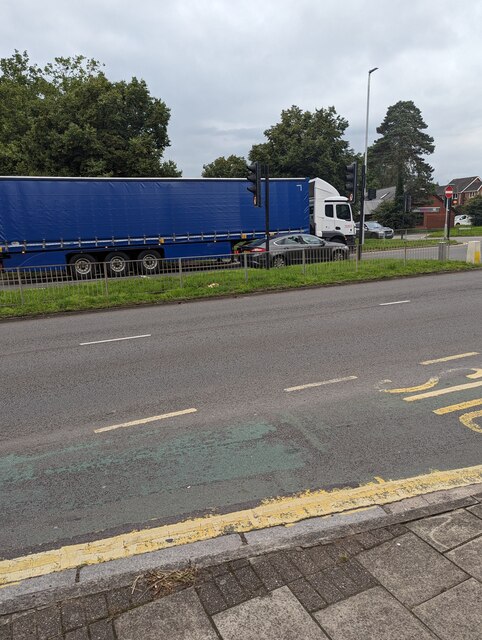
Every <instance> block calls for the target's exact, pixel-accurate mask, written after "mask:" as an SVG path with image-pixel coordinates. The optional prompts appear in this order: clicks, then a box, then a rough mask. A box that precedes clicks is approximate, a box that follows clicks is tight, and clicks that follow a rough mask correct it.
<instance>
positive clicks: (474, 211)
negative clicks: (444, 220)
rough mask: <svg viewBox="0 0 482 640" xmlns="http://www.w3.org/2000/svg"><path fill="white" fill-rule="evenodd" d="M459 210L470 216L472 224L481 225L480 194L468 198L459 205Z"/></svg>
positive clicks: (481, 204)
mask: <svg viewBox="0 0 482 640" xmlns="http://www.w3.org/2000/svg"><path fill="white" fill-rule="evenodd" d="M460 211H461V212H462V213H465V214H467V215H468V216H472V221H473V224H474V225H477V226H479V225H482V196H475V197H474V198H470V200H468V201H467V202H466V203H465V204H464V205H462V206H461V207H460Z"/></svg>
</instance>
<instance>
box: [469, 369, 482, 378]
mask: <svg viewBox="0 0 482 640" xmlns="http://www.w3.org/2000/svg"><path fill="white" fill-rule="evenodd" d="M472 371H475V373H469V374H468V375H467V376H466V378H472V379H473V380H474V379H475V380H476V379H477V378H482V369H472Z"/></svg>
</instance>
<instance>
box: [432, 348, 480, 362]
mask: <svg viewBox="0 0 482 640" xmlns="http://www.w3.org/2000/svg"><path fill="white" fill-rule="evenodd" d="M478 355H480V354H479V352H478V351H469V353H459V354H457V355H455V356H446V357H445V358H437V359H436V360H425V361H424V362H420V364H436V363H437V362H448V361H449V360H458V359H459V358H468V357H469V356H478Z"/></svg>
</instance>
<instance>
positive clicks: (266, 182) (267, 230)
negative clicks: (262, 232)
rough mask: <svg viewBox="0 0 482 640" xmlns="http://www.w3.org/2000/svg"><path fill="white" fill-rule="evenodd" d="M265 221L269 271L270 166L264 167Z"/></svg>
mask: <svg viewBox="0 0 482 640" xmlns="http://www.w3.org/2000/svg"><path fill="white" fill-rule="evenodd" d="M264 178H265V182H264V184H265V187H264V221H265V227H266V268H267V269H269V263H270V259H269V165H267V164H265V165H264Z"/></svg>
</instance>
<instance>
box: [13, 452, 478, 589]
mask: <svg viewBox="0 0 482 640" xmlns="http://www.w3.org/2000/svg"><path fill="white" fill-rule="evenodd" d="M480 482H482V465H478V466H475V467H468V468H465V469H454V470H450V471H436V472H434V473H429V474H426V475H420V476H415V477H413V478H404V479H402V480H389V481H387V482H384V483H382V484H380V483H378V482H371V483H368V484H367V485H365V486H361V487H355V488H348V489H342V490H335V491H330V492H327V491H322V490H320V491H314V492H306V493H303V494H301V495H298V496H288V497H283V498H276V499H274V500H267V501H265V502H263V503H262V504H260V505H259V506H257V507H255V508H253V509H246V510H244V511H237V512H234V513H228V514H221V515H215V516H208V517H205V518H196V519H194V520H187V521H184V522H178V523H174V524H170V525H165V526H162V527H155V528H152V529H144V530H141V531H131V532H129V533H125V534H121V535H118V536H113V537H111V538H105V539H101V540H95V541H93V542H86V543H82V544H75V545H70V546H66V547H61V548H60V549H52V550H49V551H42V552H40V553H35V554H32V555H28V556H23V557H19V558H13V559H11V560H1V561H0V585H1V584H3V585H5V584H12V583H14V582H18V581H21V580H26V579H28V578H33V577H36V576H42V575H47V574H50V573H53V572H55V571H62V570H64V569H73V568H76V567H79V566H82V565H93V564H100V563H102V562H107V561H109V560H116V559H120V558H128V557H131V556H135V555H138V554H141V553H146V552H149V551H157V550H159V549H165V548H167V547H173V546H177V545H181V544H187V543H189V542H196V541H199V540H207V539H210V538H216V537H218V536H221V535H224V534H226V533H232V532H238V533H241V532H244V531H252V530H254V529H264V528H265V527H274V526H279V525H288V524H292V523H294V522H298V521H300V520H304V519H306V518H312V517H315V516H327V515H330V514H333V513H341V512H353V511H354V510H359V509H361V508H366V507H370V506H374V505H382V504H388V503H389V502H395V501H398V500H402V499H403V498H410V497H414V496H417V495H423V494H425V493H430V492H432V491H440V490H443V489H452V488H454V487H461V486H466V485H470V484H475V483H480Z"/></svg>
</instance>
